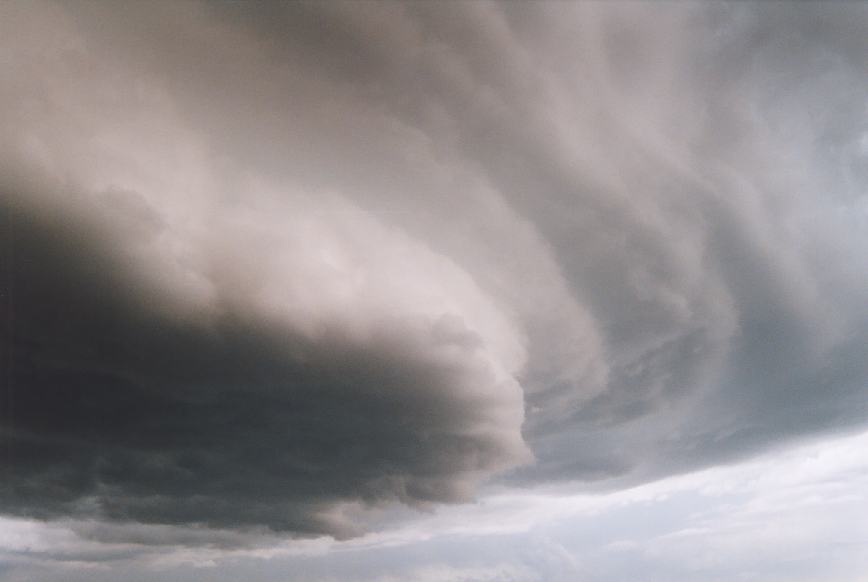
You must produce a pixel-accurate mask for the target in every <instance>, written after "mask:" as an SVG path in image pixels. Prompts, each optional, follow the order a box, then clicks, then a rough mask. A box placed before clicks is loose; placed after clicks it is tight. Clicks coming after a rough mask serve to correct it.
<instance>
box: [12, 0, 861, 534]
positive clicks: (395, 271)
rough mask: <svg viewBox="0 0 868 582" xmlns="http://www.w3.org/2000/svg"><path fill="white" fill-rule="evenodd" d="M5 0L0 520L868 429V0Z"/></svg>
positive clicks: (603, 468)
mask: <svg viewBox="0 0 868 582" xmlns="http://www.w3.org/2000/svg"><path fill="white" fill-rule="evenodd" d="M0 14H2V17H0V53H2V54H3V57H2V59H0V78H2V80H3V83H2V85H0V127H2V128H3V129H2V132H3V140H2V143H0V211H2V213H3V219H4V220H3V238H2V244H3V246H4V248H3V252H2V260H3V265H2V267H3V268H2V275H0V276H2V290H3V301H4V313H5V319H4V323H3V330H2V333H3V335H2V341H3V346H2V350H0V351H2V353H3V355H4V357H5V363H4V366H5V368H6V370H5V371H4V381H5V385H4V395H3V403H4V407H3V410H4V413H3V416H2V434H3V440H4V445H3V446H4V447H5V449H4V452H3V459H4V464H5V471H4V475H5V476H4V481H3V486H2V488H0V504H2V507H0V509H2V511H3V512H4V513H5V514H11V515H17V516H23V517H33V518H39V519H59V518H72V519H97V520H105V521H112V522H115V521H123V522H133V523H142V524H145V523H147V524H163V525H178V526H199V525H202V526H209V527H213V528H224V529H232V528H257V527H264V528H268V529H271V530H274V531H278V532H288V533H293V534H302V535H315V534H321V533H327V534H331V535H334V536H338V537H346V536H352V535H355V534H357V533H359V532H361V531H363V530H364V527H365V518H364V515H365V513H364V512H365V510H366V508H372V507H373V508H378V507H388V506H390V505H391V504H393V503H403V504H407V505H410V506H412V507H430V506H431V505H432V504H436V503H454V502H460V501H467V500H470V499H472V498H473V496H474V495H475V493H476V492H477V491H478V488H479V486H480V485H482V484H484V483H492V482H493V483H499V484H501V485H507V486H528V485H536V484H541V483H551V482H561V481H578V482H581V483H585V484H588V483H591V482H593V483H594V484H595V485H594V486H595V487H601V488H609V489H612V488H618V487H622V486H625V485H630V484H635V483H638V482H642V481H648V480H651V479H656V478H660V477H664V476H667V475H672V474H675V473H680V472H684V471H687V470H691V469H696V468H699V467H703V466H708V465H715V464H718V463H722V462H725V461H729V460H731V459H734V458H739V457H744V456H746V455H749V454H754V453H757V452H759V451H762V450H766V449H768V448H770V447H774V446H778V445H782V444H785V443H788V442H790V441H794V440H797V439H800V438H804V437H806V436H808V435H812V434H819V433H822V432H823V431H839V430H843V429H847V428H852V427H857V426H861V425H864V423H865V421H866V419H868V405H866V402H868V358H866V355H868V353H866V346H868V307H866V306H868V268H866V265H868V263H866V261H865V255H866V251H868V198H866V192H865V184H866V183H868V182H866V179H868V101H866V95H868V60H866V58H865V55H868V35H866V34H865V32H866V30H868V10H866V9H865V8H864V7H863V6H860V5H855V4H854V5H849V4H842V5H832V6H829V5H827V4H824V5H822V6H820V5H814V4H808V3H804V4H801V3H800V4H798V5H783V4H772V3H768V4H765V3H764V4H758V5H749V4H742V3H738V4H722V3H714V4H682V3H678V4H666V3H653V4H651V3H648V4H631V3H618V4H602V3H576V4H568V3H485V2H473V3H454V4H448V5H447V4H440V3H407V4H403V3H390V2H360V1H354V2H329V3H307V2H298V3H262V4H257V5H255V6H251V5H249V4H246V3H223V2H204V3H198V2H196V3H194V2H189V3H168V2H166V3H147V4H145V3H142V4H135V3H130V4H127V5H125V6H123V7H117V6H114V5H110V4H107V3H85V2H82V3H80V4H76V5H75V6H70V5H64V4H54V3H28V4H24V3H11V2H10V3H6V4H4V5H3V6H2V7H0ZM106 527H110V526H109V525H106ZM152 527H157V526H152Z"/></svg>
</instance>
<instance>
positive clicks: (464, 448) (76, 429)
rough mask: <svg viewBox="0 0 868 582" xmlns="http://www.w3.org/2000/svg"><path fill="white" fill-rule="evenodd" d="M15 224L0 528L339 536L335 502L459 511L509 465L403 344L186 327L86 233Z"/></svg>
mask: <svg viewBox="0 0 868 582" xmlns="http://www.w3.org/2000/svg"><path fill="white" fill-rule="evenodd" d="M3 213H4V214H5V215H6V218H7V221H6V222H7V224H8V225H9V226H11V228H10V229H8V230H6V233H5V235H4V236H5V237H6V239H5V241H4V243H5V244H6V249H7V251H6V252H5V264H4V265H3V274H4V280H3V291H4V294H3V296H4V301H6V303H7V305H6V312H7V314H11V315H12V316H14V320H13V319H12V318H11V317H10V319H7V320H6V326H5V330H4V331H5V334H4V337H3V345H2V353H3V355H4V357H5V358H7V361H8V362H11V363H10V365H9V367H8V369H7V371H6V374H5V382H6V386H5V394H4V398H5V402H6V407H5V412H6V413H5V415H4V418H3V434H4V443H5V445H4V446H5V450H4V451H3V455H4V465H5V466H4V473H5V475H4V480H3V486H2V489H0V491H2V493H0V499H2V511H3V512H4V513H7V514H15V515H25V516H30V517H38V518H51V517H57V516H69V515H72V516H80V517H94V516H96V517H102V518H110V519H118V520H131V521H137V522H145V523H201V524H206V525H209V526H215V527H232V526H244V525H267V526H268V527H270V528H272V529H274V530H280V531H292V532H296V533H310V534H313V533H323V532H326V533H330V534H334V535H339V536H342V535H347V534H348V533H349V530H348V529H347V528H351V526H350V524H349V523H344V522H342V521H341V520H340V519H339V518H338V517H336V516H333V515H331V514H330V513H329V510H330V509H331V507H332V505H333V504H334V503H336V502H339V501H359V502H364V503H377V502H381V501H395V500H398V501H403V502H405V503H411V504H417V503H426V502H434V501H439V502H443V501H456V500H460V499H463V498H464V497H465V496H466V487H464V486H463V485H462V483H461V482H460V480H461V479H462V478H465V477H467V476H468V475H473V474H475V473H478V472H485V471H488V470H491V469H492V468H493V467H496V466H498V464H499V463H502V462H503V460H504V459H505V458H507V457H508V452H507V451H505V450H504V448H503V446H502V444H501V443H499V442H498V440H497V438H496V436H492V435H485V434H484V431H478V430H475V431H472V432H471V431H468V430H467V427H475V426H476V425H477V424H478V423H479V422H480V421H481V420H483V419H484V416H485V415H484V408H485V403H484V402H480V401H479V400H478V399H476V400H475V399H474V398H473V397H470V396H467V397H462V396H461V395H460V394H456V393H455V392H454V391H450V390H449V389H448V387H449V386H453V385H456V384H460V383H461V382H462V381H463V379H462V374H463V373H464V370H461V369H460V368H457V367H454V366H453V367H450V366H449V365H446V364H437V363H435V362H431V361H426V360H425V358H424V357H423V355H420V354H414V353H412V351H410V350H408V348H407V347H406V345H403V344H402V343H401V339H400V338H389V337H388V333H385V334H384V336H383V337H382V338H379V340H377V341H374V342H372V343H368V344H365V345H362V346H360V345H352V344H351V343H349V342H348V341H346V340H345V338H343V337H342V335H341V330H340V329H335V330H334V331H333V332H328V331H327V332H326V333H325V335H324V338H325V339H322V340H320V341H318V342H317V343H316V344H314V343H312V342H311V341H309V340H306V339H304V338H302V337H298V336H293V334H292V333H289V332H286V331H285V330H278V329H268V327H267V324H262V325H259V324H257V323H252V322H245V321H243V320H241V319H239V318H238V317H235V316H233V314H232V313H226V314H225V316H224V317H222V318H220V319H219V321H213V322H209V323H208V324H207V325H204V324H203V325H199V324H195V323H185V322H182V321H181V322H179V321H177V320H175V319H173V318H171V317H168V316H166V315H165V313H161V311H160V310H159V309H158V308H157V306H156V305H152V304H151V303H150V301H153V298H149V297H148V295H147V294H145V293H142V292H141V291H140V290H139V289H137V288H136V287H135V285H134V284H133V283H132V282H131V281H129V280H127V279H125V277H124V276H123V274H122V272H121V271H120V268H121V267H122V265H121V263H119V262H118V261H117V259H116V257H113V256H111V252H110V251H107V250H105V249H104V248H103V247H100V246H98V245H97V244H96V242H95V240H91V239H92V238H93V237H92V236H90V235H89V234H88V233H87V232H86V231H85V230H84V229H76V228H75V227H70V226H69V225H66V224H63V223H58V222H52V220H51V219H50V218H46V217H44V216H37V215H35V214H33V213H30V214H28V213H26V212H24V211H22V210H21V208H16V207H14V206H12V205H9V204H4V205H3ZM444 386H446V387H447V388H446V389H443V387H444ZM480 410H482V412H480Z"/></svg>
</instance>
